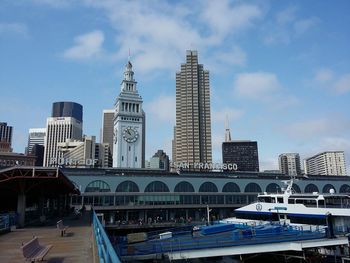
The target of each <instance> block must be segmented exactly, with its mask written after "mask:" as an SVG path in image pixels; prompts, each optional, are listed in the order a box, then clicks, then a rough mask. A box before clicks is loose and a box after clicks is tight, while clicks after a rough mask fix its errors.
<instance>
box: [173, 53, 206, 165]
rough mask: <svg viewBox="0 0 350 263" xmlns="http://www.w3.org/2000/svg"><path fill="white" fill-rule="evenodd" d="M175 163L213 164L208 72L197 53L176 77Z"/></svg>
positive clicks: (190, 55)
mask: <svg viewBox="0 0 350 263" xmlns="http://www.w3.org/2000/svg"><path fill="white" fill-rule="evenodd" d="M173 160H174V161H175V162H178V163H188V164H189V165H190V166H192V165H193V164H194V163H211V162H212V145H211V118H210V84H209V71H208V70H205V69H204V67H203V65H201V64H198V54H197V51H193V50H188V51H187V52H186V63H185V64H181V71H180V72H177V73H176V126H175V135H174V140H173Z"/></svg>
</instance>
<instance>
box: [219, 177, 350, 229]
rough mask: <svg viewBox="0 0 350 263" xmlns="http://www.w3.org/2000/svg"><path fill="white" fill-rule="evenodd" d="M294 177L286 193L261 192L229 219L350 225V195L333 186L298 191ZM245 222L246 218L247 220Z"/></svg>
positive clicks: (338, 225) (334, 225)
mask: <svg viewBox="0 0 350 263" xmlns="http://www.w3.org/2000/svg"><path fill="white" fill-rule="evenodd" d="M294 181H295V179H294V178H291V179H290V180H288V181H284V183H285V185H286V187H285V188H282V193H273V194H268V193H266V192H265V193H263V194H259V195H258V198H257V201H256V202H254V203H252V204H249V205H247V206H244V207H241V208H238V209H236V210H235V215H236V218H228V219H226V220H225V221H226V222H237V220H245V221H252V220H253V221H254V223H256V222H260V223H262V222H263V221H280V222H285V223H287V224H303V225H314V226H315V225H317V226H328V227H329V224H330V223H331V225H332V226H333V228H335V229H336V230H338V231H342V232H349V231H348V230H349V228H350V196H349V195H348V194H336V193H335V192H334V190H333V189H331V190H330V193H328V194H320V193H317V192H314V193H311V194H300V193H295V192H294V190H293V188H292V185H293V182H294ZM243 222H244V221H243Z"/></svg>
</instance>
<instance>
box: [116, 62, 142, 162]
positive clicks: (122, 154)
mask: <svg viewBox="0 0 350 263" xmlns="http://www.w3.org/2000/svg"><path fill="white" fill-rule="evenodd" d="M136 84H137V82H136V81H135V79H134V72H133V71H132V64H131V63H130V61H129V62H128V63H127V65H126V68H125V72H124V79H123V81H122V83H121V92H120V94H119V96H118V97H117V99H116V102H115V113H114V134H113V141H114V142H113V143H114V145H113V167H118V168H143V167H144V163H145V113H144V111H143V110H142V98H141V96H140V95H139V93H138V91H137V88H136Z"/></svg>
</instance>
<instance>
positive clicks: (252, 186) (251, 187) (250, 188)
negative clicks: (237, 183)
mask: <svg viewBox="0 0 350 263" xmlns="http://www.w3.org/2000/svg"><path fill="white" fill-rule="evenodd" d="M244 192H246V193H261V192H262V191H261V188H260V186H259V185H258V184H256V183H249V184H247V186H246V187H245V188H244Z"/></svg>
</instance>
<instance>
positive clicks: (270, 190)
mask: <svg viewBox="0 0 350 263" xmlns="http://www.w3.org/2000/svg"><path fill="white" fill-rule="evenodd" d="M266 192H268V193H281V192H282V191H281V187H280V186H279V185H278V184H275V183H271V184H269V185H268V186H266Z"/></svg>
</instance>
